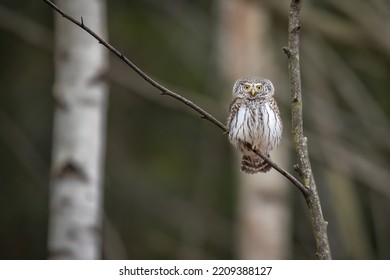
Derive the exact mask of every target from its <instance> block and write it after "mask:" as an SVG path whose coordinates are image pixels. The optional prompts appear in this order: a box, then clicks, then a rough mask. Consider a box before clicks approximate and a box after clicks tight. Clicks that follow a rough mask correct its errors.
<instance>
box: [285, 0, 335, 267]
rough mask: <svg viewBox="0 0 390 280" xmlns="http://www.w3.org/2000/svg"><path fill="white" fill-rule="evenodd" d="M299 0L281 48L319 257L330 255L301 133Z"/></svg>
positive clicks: (300, 168)
mask: <svg viewBox="0 0 390 280" xmlns="http://www.w3.org/2000/svg"><path fill="white" fill-rule="evenodd" d="M301 6H302V0H292V1H291V6H290V12H289V20H288V22H289V23H288V36H289V37H288V46H287V47H284V48H283V50H284V52H285V53H286V55H287V58H288V72H289V79H290V83H291V114H292V138H293V142H294V146H295V150H296V152H297V154H298V164H297V171H298V173H299V176H300V177H301V179H302V181H303V184H304V186H305V188H306V189H308V190H309V192H308V193H307V194H308V195H307V196H305V199H306V203H307V206H308V208H309V212H310V217H311V222H312V227H313V232H314V237H315V241H316V246H317V256H318V258H319V259H331V258H332V256H331V252H330V247H329V241H328V234H327V224H328V223H327V222H326V221H325V220H324V217H323V215H322V209H321V203H320V198H319V196H318V192H317V186H316V183H315V181H314V176H313V172H312V169H311V164H310V159H309V151H308V146H307V138H306V137H305V136H304V134H303V117H302V108H303V107H302V88H301V71H300V64H299V33H300V25H299V13H300V10H301Z"/></svg>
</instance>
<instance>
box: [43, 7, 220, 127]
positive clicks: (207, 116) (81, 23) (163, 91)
mask: <svg viewBox="0 0 390 280" xmlns="http://www.w3.org/2000/svg"><path fill="white" fill-rule="evenodd" d="M43 1H44V2H45V3H47V4H48V5H49V6H50V7H51V8H52V9H54V10H55V11H57V12H58V13H59V14H61V15H62V16H63V17H64V18H66V19H68V20H70V21H71V22H73V23H74V24H76V25H78V26H80V27H81V28H82V29H84V30H85V31H87V32H88V33H89V34H90V35H91V36H92V37H94V38H95V39H96V40H97V41H98V42H99V43H100V44H102V45H103V46H105V47H106V48H107V49H109V50H110V51H111V52H112V53H113V54H115V55H116V56H117V57H119V58H120V59H121V60H123V61H124V62H125V63H126V64H127V65H129V66H130V68H131V69H133V70H134V71H135V72H136V73H137V74H138V75H140V76H141V77H142V78H143V79H144V80H145V81H147V82H148V83H149V84H151V85H152V86H154V87H155V88H157V89H158V90H160V91H161V94H165V95H168V96H170V97H173V98H175V99H177V100H179V101H180V102H183V103H184V104H186V105H187V106H189V107H191V108H192V109H193V110H195V111H197V112H198V113H199V114H200V115H201V117H202V118H203V119H206V120H208V121H210V122H212V123H214V124H215V125H216V126H218V127H219V128H221V129H222V130H223V131H226V130H227V128H226V126H225V125H224V124H223V123H221V122H220V121H218V120H217V119H216V118H214V117H213V116H212V115H210V114H209V113H208V112H206V111H205V110H203V109H202V108H200V107H199V106H198V105H196V104H194V103H193V102H192V101H190V100H188V99H186V98H184V97H183V96H181V95H179V94H177V93H175V92H173V91H171V90H169V89H167V88H166V87H164V86H163V85H161V84H159V83H158V82H156V81H155V80H153V79H152V78H151V77H149V76H148V75H147V74H146V73H145V72H143V71H142V70H141V69H139V68H138V67H137V66H136V65H135V64H134V63H133V62H131V61H130V60H129V59H128V58H127V57H126V56H125V55H124V54H123V53H122V52H120V51H118V50H117V49H116V48H114V47H113V46H112V45H111V44H109V43H108V42H106V41H105V40H104V39H102V38H101V37H100V36H99V35H97V34H96V33H95V32H94V31H92V30H91V29H90V28H89V27H87V26H86V25H85V24H84V20H83V18H81V21H77V20H75V19H74V18H72V17H71V16H69V15H67V14H66V13H65V12H64V11H62V10H61V9H60V8H59V7H57V6H56V5H55V4H53V3H52V2H51V1H49V0H43Z"/></svg>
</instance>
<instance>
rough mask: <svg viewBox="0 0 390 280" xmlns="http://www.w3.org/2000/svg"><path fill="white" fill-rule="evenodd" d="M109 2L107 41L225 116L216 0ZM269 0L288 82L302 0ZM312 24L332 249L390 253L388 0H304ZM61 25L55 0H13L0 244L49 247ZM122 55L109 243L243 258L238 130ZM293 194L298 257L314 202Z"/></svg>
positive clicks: (308, 87) (0, 135)
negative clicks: (292, 0)
mask: <svg viewBox="0 0 390 280" xmlns="http://www.w3.org/2000/svg"><path fill="white" fill-rule="evenodd" d="M232 1H233V0H232ZM107 2H109V3H108V26H109V41H110V42H111V43H112V44H113V45H114V46H116V47H117V48H118V49H120V50H121V51H123V53H125V54H126V55H127V56H128V57H129V58H130V59H132V60H133V61H134V62H135V63H136V64H137V65H138V66H140V67H141V68H142V69H143V70H144V71H145V72H147V73H149V74H150V75H151V76H152V77H154V78H155V79H156V80H158V81H160V82H162V83H163V84H164V85H166V86H167V87H168V88H170V89H173V90H175V91H177V92H179V93H180V94H182V95H183V96H186V97H188V98H189V99H191V100H193V101H194V102H195V103H197V104H199V105H201V106H202V107H203V108H205V109H206V110H207V111H209V112H210V113H212V114H213V115H214V116H216V117H217V118H218V119H219V120H221V121H223V122H224V121H225V119H226V117H227V114H228V101H229V99H230V92H229V91H227V92H226V91H225V89H226V88H230V85H228V86H226V85H220V84H219V83H220V81H221V79H219V76H220V73H219V72H218V60H217V59H216V51H217V50H216V48H215V45H216V40H218V34H217V32H218V28H217V24H218V16H217V10H218V1H207V0H200V1H189V0H172V1H157V0H146V1H141V0H133V1H124V0H116V1H107ZM259 2H261V3H262V4H263V6H264V9H267V12H268V13H269V15H270V20H271V24H270V27H271V29H270V30H269V32H270V34H272V36H271V37H272V40H274V41H275V42H274V44H275V45H276V46H279V48H278V49H276V50H275V53H276V56H277V57H278V61H279V63H280V69H281V71H282V75H281V77H284V80H282V81H280V82H279V84H281V85H282V86H280V88H286V89H288V79H287V60H286V59H285V57H284V54H283V53H282V51H281V49H282V46H283V45H285V44H286V42H287V14H286V12H287V9H288V6H289V1H271V0H269V1H259ZM274 2H278V3H277V4H276V3H274ZM85 22H86V23H87V21H85ZM302 26H303V29H302V39H301V44H302V46H301V63H302V77H303V94H304V112H305V115H304V117H305V132H306V134H307V136H308V138H309V145H310V146H309V148H310V153H311V155H310V156H311V159H312V165H313V170H314V174H315V177H316V181H317V185H318V186H319V188H320V195H321V199H322V204H323V211H324V215H325V218H326V219H327V220H328V221H329V237H330V242H331V247H332V251H333V257H334V258H337V259H389V258H390V242H389V239H388V237H389V236H390V220H389V219H388V217H389V214H390V206H389V199H390V186H389V182H390V174H389V167H390V161H389V153H390V141H389V139H390V138H389V136H390V129H389V128H390V126H389V113H390V102H389V90H390V79H389V77H390V63H389V62H390V36H389V30H390V29H389V27H390V3H389V2H388V1H385V0H383V1H381V0H377V1H364V0H358V1H323V0H317V1H314V0H312V1H304V8H303V14H302ZM53 37H54V36H53V12H52V10H50V8H49V7H48V6H47V5H45V4H44V3H43V1H21V0H1V1H0V38H1V39H0V42H1V43H0V258H1V259H45V258H47V252H46V241H47V240H46V239H47V217H48V184H49V169H50V154H51V140H52V123H53V120H52V119H53V98H52V83H53V78H54V73H53V53H52V52H53ZM110 57H111V70H110V75H109V80H110V98H109V112H108V120H107V147H106V162H105V174H104V177H105V179H104V196H105V198H104V209H105V217H106V219H105V227H104V245H105V246H104V258H108V259H109V258H114V259H117V258H128V259H180V258H185V257H186V252H187V251H189V250H192V251H196V252H197V254H196V255H197V256H199V258H205V259H232V258H233V259H234V258H235V257H236V252H235V245H234V244H235V235H234V227H235V213H236V208H235V205H236V200H235V197H236V192H237V181H238V179H237V174H238V172H237V170H236V169H237V162H235V160H236V158H235V157H234V156H233V151H232V148H231V147H230V145H229V143H228V141H227V138H226V135H223V134H222V133H221V131H220V129H219V128H216V127H215V126H213V125H212V124H210V123H208V122H207V121H204V120H202V119H200V118H199V116H198V115H196V114H195V113H193V112H192V111H191V110H190V109H189V108H187V107H185V106H184V105H183V104H181V103H178V102H177V101H175V100H173V99H169V97H164V96H159V95H158V91H157V90H156V89H154V88H153V87H151V86H150V85H148V84H147V83H146V82H145V81H144V80H142V79H141V78H140V77H138V76H137V75H136V74H135V73H134V72H132V71H131V69H129V68H127V67H126V66H125V65H123V63H121V62H120V61H119V60H118V59H117V58H116V57H113V56H110ZM275 84H277V82H276V83H275ZM283 85H284V86H283ZM221 89H223V90H221ZM280 94H283V95H284V97H281V98H280V99H281V101H280V106H281V110H282V112H283V119H284V122H285V123H286V122H287V123H288V122H289V97H288V95H289V93H288V91H286V92H283V93H280ZM286 127H287V128H286V129H287V132H286V133H285V134H284V136H285V137H289V133H288V129H289V128H288V127H289V125H288V124H286ZM287 142H290V140H288V141H287ZM290 153H291V154H292V155H294V153H293V150H292V149H290ZM281 180H285V179H284V178H281ZM291 200H292V203H291V205H292V208H291V212H292V215H293V222H292V232H291V242H292V244H293V246H291V248H292V252H291V253H290V255H291V258H300V259H312V258H315V256H314V255H313V252H314V251H315V248H314V241H313V237H312V232H311V228H310V223H309V220H308V215H307V210H306V205H305V203H304V201H303V199H302V197H301V196H300V194H299V193H298V192H297V191H296V190H295V189H293V190H292V191H291ZM188 221H190V222H188ZM188 231H195V232H196V234H195V236H196V238H195V239H194V240H192V239H189V238H187V237H188V236H187V233H188Z"/></svg>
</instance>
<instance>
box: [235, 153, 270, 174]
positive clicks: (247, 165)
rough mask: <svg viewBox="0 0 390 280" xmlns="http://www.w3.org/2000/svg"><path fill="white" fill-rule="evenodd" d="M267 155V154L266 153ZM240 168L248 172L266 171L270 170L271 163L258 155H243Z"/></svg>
mask: <svg viewBox="0 0 390 280" xmlns="http://www.w3.org/2000/svg"><path fill="white" fill-rule="evenodd" d="M267 156H268V157H269V155H267ZM241 170H242V171H244V172H245V173H248V174H255V173H257V172H264V173H265V172H268V171H270V170H271V165H269V164H268V163H267V162H265V161H264V160H262V159H261V158H260V157H258V156H247V155H243V156H242V159H241Z"/></svg>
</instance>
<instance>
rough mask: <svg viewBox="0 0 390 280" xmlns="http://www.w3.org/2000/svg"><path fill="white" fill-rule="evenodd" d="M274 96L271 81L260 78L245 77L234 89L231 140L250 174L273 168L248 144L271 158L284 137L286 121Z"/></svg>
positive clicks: (230, 117)
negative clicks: (250, 148) (284, 121)
mask: <svg viewBox="0 0 390 280" xmlns="http://www.w3.org/2000/svg"><path fill="white" fill-rule="evenodd" d="M273 95H274V86H273V85H272V83H271V81H269V80H267V79H264V78H260V77H250V78H242V79H239V80H237V81H236V83H235V84H234V86H233V101H232V103H231V105H230V116H229V119H228V129H229V140H230V142H231V143H232V144H233V145H234V146H235V147H236V148H237V149H238V150H239V151H240V152H241V153H242V160H241V170H242V171H244V172H246V173H249V174H254V173H257V172H267V171H269V170H270V169H271V166H270V165H269V164H268V163H266V162H265V161H263V160H262V159H261V158H260V157H259V156H258V155H256V154H255V153H253V151H251V150H249V149H248V148H247V146H246V144H250V145H251V146H252V148H253V149H258V150H259V151H260V152H262V153H263V154H264V155H267V156H268V157H269V152H270V151H271V150H273V149H274V148H275V147H276V146H277V145H278V144H279V142H280V138H281V136H282V128H283V126H282V121H281V119H280V113H279V108H278V106H277V104H276V101H275V99H274V98H273Z"/></svg>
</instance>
